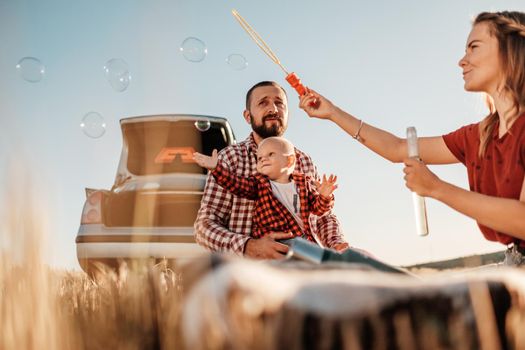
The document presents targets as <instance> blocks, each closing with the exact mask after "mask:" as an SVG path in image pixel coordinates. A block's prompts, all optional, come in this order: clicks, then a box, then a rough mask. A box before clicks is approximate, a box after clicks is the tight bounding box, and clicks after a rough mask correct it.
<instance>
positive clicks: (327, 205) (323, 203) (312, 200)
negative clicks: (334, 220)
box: [305, 176, 334, 216]
mask: <svg viewBox="0 0 525 350" xmlns="http://www.w3.org/2000/svg"><path fill="white" fill-rule="evenodd" d="M305 181H306V182H307V189H308V206H309V208H310V212H311V213H312V214H314V215H317V216H321V215H323V214H325V213H327V212H328V211H330V210H331V209H332V208H333V207H334V195H333V194H332V195H331V196H330V197H329V198H326V197H323V196H321V195H320V194H319V192H317V190H316V189H315V186H314V184H313V182H312V181H311V179H310V177H309V176H307V177H306V179H305Z"/></svg>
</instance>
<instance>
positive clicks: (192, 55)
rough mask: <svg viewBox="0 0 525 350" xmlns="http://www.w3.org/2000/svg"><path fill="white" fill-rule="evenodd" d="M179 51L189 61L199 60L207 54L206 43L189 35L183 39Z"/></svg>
mask: <svg viewBox="0 0 525 350" xmlns="http://www.w3.org/2000/svg"><path fill="white" fill-rule="evenodd" d="M180 51H181V52H182V55H183V56H184V58H185V59H187V60H188V61H190V62H200V61H202V60H203V59H204V58H206V55H207V54H208V49H207V48H206V44H204V42H203V41H202V40H200V39H197V38H194V37H191V36H190V37H189V38H186V39H184V41H183V42H182V44H181V45H180Z"/></svg>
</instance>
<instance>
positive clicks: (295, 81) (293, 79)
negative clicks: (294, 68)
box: [286, 72, 306, 96]
mask: <svg viewBox="0 0 525 350" xmlns="http://www.w3.org/2000/svg"><path fill="white" fill-rule="evenodd" d="M286 81H287V82H288V83H289V84H290V85H291V86H292V87H293V88H294V89H295V91H297V93H298V94H299V95H300V96H303V95H304V94H306V88H305V87H304V85H303V84H301V79H299V78H298V77H297V75H295V73H294V72H292V73H290V74H288V75H287V76H286Z"/></svg>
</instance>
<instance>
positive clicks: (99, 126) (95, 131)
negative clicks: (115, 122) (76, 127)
mask: <svg viewBox="0 0 525 350" xmlns="http://www.w3.org/2000/svg"><path fill="white" fill-rule="evenodd" d="M80 128H81V129H82V131H83V132H84V134H86V136H89V137H91V138H93V139H98V138H99V137H101V136H102V135H104V133H105V132H106V122H104V117H102V116H101V115H100V114H99V113H97V112H89V113H87V114H86V115H85V116H84V117H83V118H82V121H81V123H80Z"/></svg>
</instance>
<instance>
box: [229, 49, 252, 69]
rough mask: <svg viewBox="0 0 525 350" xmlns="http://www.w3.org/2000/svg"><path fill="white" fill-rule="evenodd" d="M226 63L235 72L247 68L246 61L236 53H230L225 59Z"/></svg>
mask: <svg viewBox="0 0 525 350" xmlns="http://www.w3.org/2000/svg"><path fill="white" fill-rule="evenodd" d="M226 63H228V65H229V66H230V67H231V68H232V69H235V70H243V69H245V68H246V67H248V61H246V58H244V56H243V55H240V54H238V53H232V54H231V55H229V56H228V58H227V59H226Z"/></svg>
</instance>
